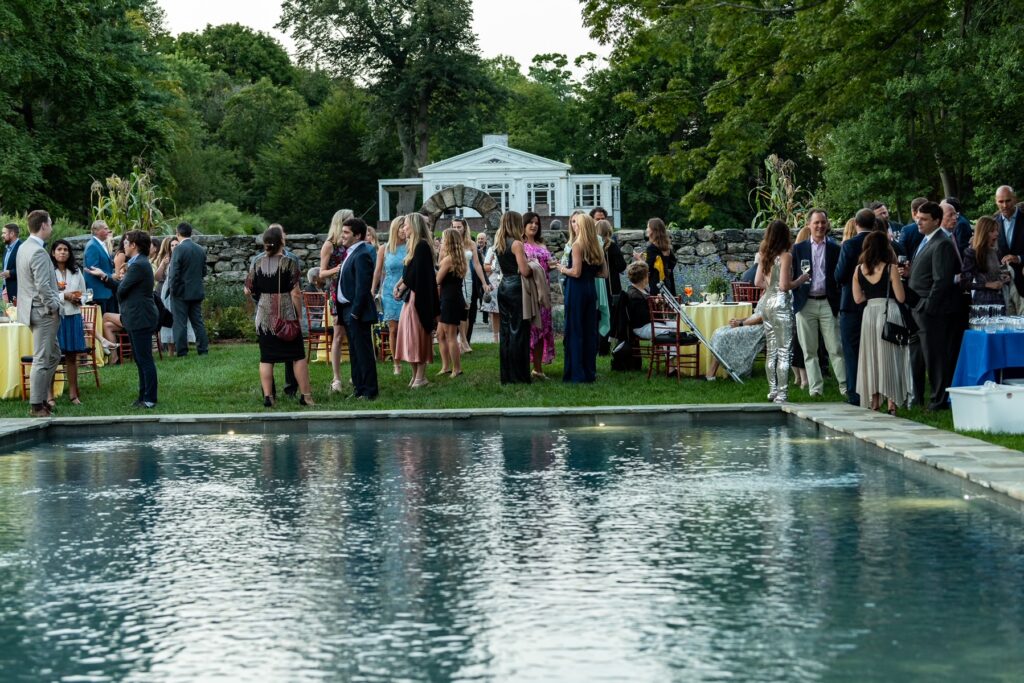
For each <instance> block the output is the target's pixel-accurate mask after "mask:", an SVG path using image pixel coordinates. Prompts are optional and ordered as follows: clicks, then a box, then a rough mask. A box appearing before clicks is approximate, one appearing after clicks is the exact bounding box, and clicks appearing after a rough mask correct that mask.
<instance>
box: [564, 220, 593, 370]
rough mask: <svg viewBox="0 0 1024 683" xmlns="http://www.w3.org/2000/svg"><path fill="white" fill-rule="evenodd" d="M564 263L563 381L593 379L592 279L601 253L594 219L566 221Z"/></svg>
mask: <svg viewBox="0 0 1024 683" xmlns="http://www.w3.org/2000/svg"><path fill="white" fill-rule="evenodd" d="M569 226H570V227H569V231H570V244H569V246H567V247H566V249H567V251H568V252H569V259H568V264H567V265H564V266H560V267H559V271H560V272H561V273H562V275H564V276H565V339H564V346H565V369H564V371H563V373H562V381H563V382H573V383H580V382H593V381H594V380H596V379H597V345H598V337H599V335H598V331H597V322H598V318H597V288H596V286H595V284H594V278H596V277H597V275H598V274H599V273H600V272H601V271H602V269H603V267H604V250H602V249H601V245H600V244H599V243H598V241H597V231H596V228H595V223H594V219H593V218H591V217H590V216H588V215H586V214H583V213H580V214H576V215H574V216H573V217H572V218H571V219H570V221H569Z"/></svg>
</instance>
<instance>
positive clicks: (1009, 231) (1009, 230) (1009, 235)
mask: <svg viewBox="0 0 1024 683" xmlns="http://www.w3.org/2000/svg"><path fill="white" fill-rule="evenodd" d="M1014 218H1016V216H1014ZM1016 222H1017V221H1016V220H1010V219H1009V218H1005V217H1004V218H1003V225H1004V226H1005V231H1006V248H1007V249H1011V248H1012V247H1013V229H1014V228H1015V227H1017V226H1016V225H1015V223H1016Z"/></svg>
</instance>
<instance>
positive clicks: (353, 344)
mask: <svg viewBox="0 0 1024 683" xmlns="http://www.w3.org/2000/svg"><path fill="white" fill-rule="evenodd" d="M365 239H366V223H364V222H363V221H362V219H359V218H349V219H348V220H347V221H345V222H344V223H342V228H341V243H342V245H343V246H344V247H345V248H346V249H348V255H347V256H346V257H345V260H344V261H343V262H342V264H341V273H340V274H339V276H338V308H339V310H338V317H339V318H340V320H341V322H342V324H343V325H344V326H345V332H346V334H347V335H348V348H349V356H350V360H351V361H352V362H351V365H350V367H351V371H352V385H353V387H354V388H355V393H353V394H352V396H351V397H354V398H358V399H363V400H365V401H373V400H375V399H376V398H377V393H378V389H377V359H376V358H374V355H373V337H372V326H373V324H374V323H376V322H377V306H376V305H375V304H374V303H373V269H374V261H375V259H374V255H373V253H372V252H373V249H372V247H371V246H370V245H368V244H367V243H366V242H365V241H364V240H365ZM351 397H350V398H351Z"/></svg>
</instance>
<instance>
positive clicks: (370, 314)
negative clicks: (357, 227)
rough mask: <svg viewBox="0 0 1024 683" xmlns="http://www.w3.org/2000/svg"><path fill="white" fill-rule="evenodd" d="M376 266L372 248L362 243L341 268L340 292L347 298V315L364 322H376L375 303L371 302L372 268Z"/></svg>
mask: <svg viewBox="0 0 1024 683" xmlns="http://www.w3.org/2000/svg"><path fill="white" fill-rule="evenodd" d="M375 266H376V263H375V259H374V250H373V248H372V247H371V245H369V244H367V243H365V242H364V243H363V246H361V247H359V249H357V250H356V251H355V253H352V249H351V248H350V249H349V252H348V256H347V257H346V258H345V263H344V264H343V266H342V269H341V292H342V294H344V295H345V298H346V299H348V300H349V305H350V306H351V308H350V310H349V315H350V316H352V318H353V319H355V320H358V321H360V322H364V323H375V322H377V305H376V304H375V303H374V302H373V292H372V289H373V270H374V267H375Z"/></svg>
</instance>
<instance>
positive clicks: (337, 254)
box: [320, 209, 355, 392]
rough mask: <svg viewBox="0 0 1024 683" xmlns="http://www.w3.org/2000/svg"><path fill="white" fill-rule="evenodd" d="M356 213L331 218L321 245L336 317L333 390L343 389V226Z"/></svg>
mask: <svg viewBox="0 0 1024 683" xmlns="http://www.w3.org/2000/svg"><path fill="white" fill-rule="evenodd" d="M354 215H355V214H354V213H353V212H352V209H341V210H339V211H337V212H336V213H335V214H334V217H333V218H331V227H330V229H328V231H327V240H326V241H325V242H324V245H323V246H322V247H320V278H321V279H322V280H323V281H324V282H326V283H327V291H328V292H330V297H331V316H332V318H333V319H334V341H333V342H331V372H332V373H334V379H333V380H332V381H331V391H334V392H338V391H341V345H342V343H343V342H344V341H345V326H344V325H342V324H341V321H339V320H338V278H337V275H338V272H339V271H340V270H341V262H342V261H344V260H345V253H346V250H345V247H344V246H343V245H342V243H341V227H342V225H344V223H345V221H347V220H348V219H349V218H352V217H353V216H354Z"/></svg>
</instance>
